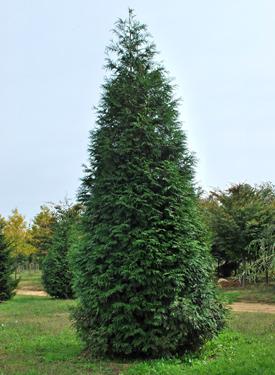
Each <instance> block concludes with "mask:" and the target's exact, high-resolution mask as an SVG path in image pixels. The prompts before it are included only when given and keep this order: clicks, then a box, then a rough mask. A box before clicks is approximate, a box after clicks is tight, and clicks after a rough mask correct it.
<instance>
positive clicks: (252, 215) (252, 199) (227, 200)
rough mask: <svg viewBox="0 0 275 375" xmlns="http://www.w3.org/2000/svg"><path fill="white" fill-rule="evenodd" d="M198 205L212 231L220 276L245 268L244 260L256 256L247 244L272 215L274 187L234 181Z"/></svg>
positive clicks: (260, 232) (261, 232) (271, 219)
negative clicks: (234, 182) (241, 266)
mask: <svg viewBox="0 0 275 375" xmlns="http://www.w3.org/2000/svg"><path fill="white" fill-rule="evenodd" d="M201 206H202V208H203V211H204V213H205V215H204V216H205V220H206V222H207V224H208V226H209V227H210V229H211V231H212V237H213V238H212V239H213V245H212V252H213V255H214V256H215V257H216V259H217V261H218V264H219V268H218V271H219V274H220V276H230V275H231V273H232V271H233V270H237V269H238V267H239V266H240V265H241V264H242V265H243V267H246V263H247V262H250V261H254V260H255V259H256V258H257V251H255V252H253V251H252V248H251V245H250V244H251V242H252V241H255V240H258V239H259V238H262V235H263V232H264V230H265V228H266V226H269V225H270V224H271V223H274V218H275V190H274V187H273V186H272V185H271V184H264V185H260V186H255V187H253V186H250V185H248V184H236V185H232V186H231V187H230V188H229V189H227V190H225V191H220V190H216V191H214V192H212V193H210V195H209V196H208V197H207V199H202V200H201ZM254 249H255V250H256V248H255V247H254Z"/></svg>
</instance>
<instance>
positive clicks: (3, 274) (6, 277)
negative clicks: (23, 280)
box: [0, 221, 18, 303]
mask: <svg viewBox="0 0 275 375" xmlns="http://www.w3.org/2000/svg"><path fill="white" fill-rule="evenodd" d="M3 228H4V224H3V223H2V222H1V221H0V303H1V302H3V301H7V300H9V299H10V298H11V297H12V296H13V295H14V294H15V288H16V286H17V284H18V280H15V279H14V277H13V276H12V273H13V272H14V271H15V266H14V260H13V259H12V256H11V249H10V247H9V245H8V243H7V241H6V239H5V237H4V234H3Z"/></svg>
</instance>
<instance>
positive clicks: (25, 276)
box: [18, 271, 43, 291]
mask: <svg viewBox="0 0 275 375" xmlns="http://www.w3.org/2000/svg"><path fill="white" fill-rule="evenodd" d="M19 278H20V282H19V285H18V288H20V289H23V290H35V291H37V290H43V286H42V282H41V271H35V272H32V271H23V272H21V273H20V274H19Z"/></svg>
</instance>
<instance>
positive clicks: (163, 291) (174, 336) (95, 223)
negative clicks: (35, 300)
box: [74, 11, 223, 357]
mask: <svg viewBox="0 0 275 375" xmlns="http://www.w3.org/2000/svg"><path fill="white" fill-rule="evenodd" d="M114 35H115V40H114V42H112V44H111V46H110V47H109V48H108V51H109V53H108V59H107V70H108V71H109V72H110V74H109V75H108V77H107V78H106V81H105V84H104V85H103V94H102V97H101V102H100V105H99V108H98V117H97V128H96V130H95V131H93V132H92V133H91V143H90V147H89V166H88V167H87V170H86V176H85V178H84V179H83V183H82V189H81V193H80V198H81V199H82V201H83V203H84V207H85V212H84V215H83V228H84V232H85V238H84V240H83V241H82V243H81V246H80V247H79V250H78V254H77V259H76V273H75V276H76V291H77V295H78V297H79V305H78V307H77V309H76V311H75V313H74V319H75V324H76V327H77V330H78V331H79V333H80V335H81V337H82V338H83V340H84V341H85V342H86V345H87V349H89V350H90V352H91V353H92V354H93V355H95V356H102V355H103V356H104V355H108V356H113V355H117V356H120V355H123V356H133V357H134V356H151V357H160V356H163V355H171V354H175V353H179V352H182V351H185V350H186V349H191V348H192V349H194V348H197V347H198V346H199V345H201V344H202V343H203V342H204V341H205V340H206V339H208V338H210V337H212V336H213V335H214V334H215V333H216V332H217V331H218V330H219V329H220V328H221V327H222V324H223V308H222V306H221V305H220V303H219V302H218V300H217V298H216V294H215V291H214V288H213V285H212V281H211V274H212V266H211V258H210V255H209V249H208V248H207V245H206V242H205V229H204V227H203V225H202V223H201V219H200V217H199V214H198V209H197V202H196V195H195V192H194V184H193V164H194V162H193V158H192V156H191V155H190V153H189V151H188V148H187V145H186V137H185V134H184V133H183V131H182V129H181V124H180V122H179V116H178V109H177V107H178V106H177V100H175V99H174V96H173V86H172V85H171V83H170V81H169V79H168V78H167V75H166V72H165V70H164V68H163V67H162V66H161V65H160V64H158V63H157V62H155V55H156V50H155V46H154V45H153V44H152V43H151V42H150V37H149V36H148V34H147V31H146V27H145V26H144V25H142V24H140V23H139V22H138V21H136V19H135V17H134V16H133V14H132V12H131V11H130V14H129V19H127V20H126V21H123V20H119V21H118V22H117V24H116V28H115V30H114Z"/></svg>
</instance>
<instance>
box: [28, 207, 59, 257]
mask: <svg viewBox="0 0 275 375" xmlns="http://www.w3.org/2000/svg"><path fill="white" fill-rule="evenodd" d="M54 223H55V215H54V212H52V210H51V209H50V208H49V207H47V206H41V208H40V212H39V213H38V214H37V215H36V216H35V218H34V220H33V223H32V227H31V242H32V244H33V246H34V247H36V249H37V256H38V257H39V258H40V259H43V258H44V257H45V256H46V255H47V253H48V250H49V248H50V246H51V241H52V235H53V227H54Z"/></svg>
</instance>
